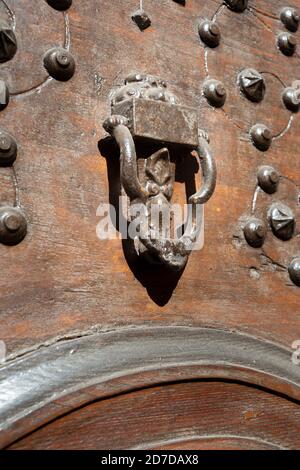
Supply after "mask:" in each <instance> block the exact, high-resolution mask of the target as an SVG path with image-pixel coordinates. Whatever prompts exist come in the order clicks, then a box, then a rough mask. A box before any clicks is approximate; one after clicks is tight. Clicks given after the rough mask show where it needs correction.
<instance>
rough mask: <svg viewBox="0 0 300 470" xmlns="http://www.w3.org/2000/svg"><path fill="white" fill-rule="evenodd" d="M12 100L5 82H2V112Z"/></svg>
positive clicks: (0, 96) (0, 83) (0, 106)
mask: <svg viewBox="0 0 300 470" xmlns="http://www.w3.org/2000/svg"><path fill="white" fill-rule="evenodd" d="M9 100H10V95H9V89H8V86H7V85H6V83H5V81H4V80H0V111H2V110H3V109H5V108H6V106H7V105H8V103H9Z"/></svg>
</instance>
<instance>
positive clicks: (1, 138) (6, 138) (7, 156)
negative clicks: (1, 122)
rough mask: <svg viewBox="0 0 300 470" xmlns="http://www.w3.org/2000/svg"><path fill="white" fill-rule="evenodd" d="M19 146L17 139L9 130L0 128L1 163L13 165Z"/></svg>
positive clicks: (2, 164)
mask: <svg viewBox="0 0 300 470" xmlns="http://www.w3.org/2000/svg"><path fill="white" fill-rule="evenodd" d="M17 152H18V147H17V143H16V141H15V139H14V138H13V137H12V136H11V135H10V134H8V133H7V132H5V131H3V130H0V165H1V166H9V165H12V164H13V162H14V161H15V159H16V158H17Z"/></svg>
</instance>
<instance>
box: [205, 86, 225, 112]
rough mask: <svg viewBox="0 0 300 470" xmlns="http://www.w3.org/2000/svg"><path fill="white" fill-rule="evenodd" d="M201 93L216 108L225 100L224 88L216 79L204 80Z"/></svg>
mask: <svg viewBox="0 0 300 470" xmlns="http://www.w3.org/2000/svg"><path fill="white" fill-rule="evenodd" d="M203 93H204V96H205V97H206V99H207V101H208V102H209V103H210V104H211V105H212V106H215V107H216V108H220V107H221V106H223V105H224V103H225V101H226V89H225V87H224V85H223V83H222V82H219V81H218V80H213V79H212V80H206V81H205V82H204V84H203Z"/></svg>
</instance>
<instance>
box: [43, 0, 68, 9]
mask: <svg viewBox="0 0 300 470" xmlns="http://www.w3.org/2000/svg"><path fill="white" fill-rule="evenodd" d="M46 1H47V3H48V5H50V7H52V8H55V10H59V11H64V10H67V9H68V8H70V6H71V5H72V0H46Z"/></svg>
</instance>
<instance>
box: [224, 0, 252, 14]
mask: <svg viewBox="0 0 300 470" xmlns="http://www.w3.org/2000/svg"><path fill="white" fill-rule="evenodd" d="M225 4H226V5H227V6H228V8H230V10H233V11H236V12H238V13H241V12H242V11H244V10H246V8H247V6H248V0H225Z"/></svg>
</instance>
